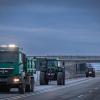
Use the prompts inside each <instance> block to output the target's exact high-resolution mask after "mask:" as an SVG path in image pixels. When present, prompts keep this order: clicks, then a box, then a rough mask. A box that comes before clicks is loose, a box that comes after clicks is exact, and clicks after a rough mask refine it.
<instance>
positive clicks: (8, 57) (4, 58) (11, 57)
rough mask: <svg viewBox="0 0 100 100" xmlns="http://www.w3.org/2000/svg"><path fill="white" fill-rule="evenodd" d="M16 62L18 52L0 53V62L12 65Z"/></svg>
mask: <svg viewBox="0 0 100 100" xmlns="http://www.w3.org/2000/svg"><path fill="white" fill-rule="evenodd" d="M17 61H18V52H16V51H0V62H7V63H13V62H17Z"/></svg>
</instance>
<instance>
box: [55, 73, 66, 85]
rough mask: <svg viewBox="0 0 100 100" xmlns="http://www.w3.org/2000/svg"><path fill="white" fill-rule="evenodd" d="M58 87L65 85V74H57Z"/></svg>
mask: <svg viewBox="0 0 100 100" xmlns="http://www.w3.org/2000/svg"><path fill="white" fill-rule="evenodd" d="M57 85H65V78H64V75H63V72H58V74H57Z"/></svg>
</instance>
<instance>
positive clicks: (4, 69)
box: [0, 45, 34, 94]
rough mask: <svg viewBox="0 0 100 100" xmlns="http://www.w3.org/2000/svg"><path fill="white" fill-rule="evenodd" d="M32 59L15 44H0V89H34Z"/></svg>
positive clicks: (20, 91) (22, 90)
mask: <svg viewBox="0 0 100 100" xmlns="http://www.w3.org/2000/svg"><path fill="white" fill-rule="evenodd" d="M33 63H34V61H33V59H31V58H28V57H26V55H25V54H24V53H23V51H22V50H21V49H20V48H19V47H17V46H16V45H3V46H0V90H3V91H6V92H9V91H10V89H11V88H18V91H19V93H21V94H23V93H25V92H33V91H34V66H33V65H34V64H33Z"/></svg>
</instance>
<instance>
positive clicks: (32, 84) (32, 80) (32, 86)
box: [31, 77, 34, 92]
mask: <svg viewBox="0 0 100 100" xmlns="http://www.w3.org/2000/svg"><path fill="white" fill-rule="evenodd" d="M31 92H34V77H32V78H31Z"/></svg>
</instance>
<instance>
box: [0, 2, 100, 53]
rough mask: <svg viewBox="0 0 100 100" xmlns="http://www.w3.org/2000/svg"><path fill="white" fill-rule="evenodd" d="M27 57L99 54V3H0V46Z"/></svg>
mask: <svg viewBox="0 0 100 100" xmlns="http://www.w3.org/2000/svg"><path fill="white" fill-rule="evenodd" d="M10 43H11V44H17V45H19V46H21V47H23V49H24V50H25V52H26V53H27V54H28V55H100V0H0V44H10Z"/></svg>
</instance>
